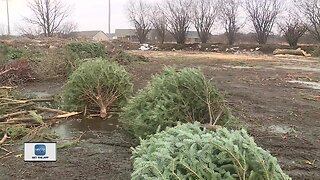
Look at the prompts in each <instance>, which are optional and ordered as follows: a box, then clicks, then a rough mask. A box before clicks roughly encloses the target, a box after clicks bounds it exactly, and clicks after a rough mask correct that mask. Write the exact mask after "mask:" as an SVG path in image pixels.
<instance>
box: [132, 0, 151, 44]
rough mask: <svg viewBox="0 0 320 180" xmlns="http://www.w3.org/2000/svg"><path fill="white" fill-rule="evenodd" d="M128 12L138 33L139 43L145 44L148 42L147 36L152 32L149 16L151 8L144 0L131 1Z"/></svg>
mask: <svg viewBox="0 0 320 180" xmlns="http://www.w3.org/2000/svg"><path fill="white" fill-rule="evenodd" d="M127 10H128V13H129V20H130V21H131V22H132V24H133V25H134V27H135V28H136V33H137V36H138V40H139V42H140V43H145V42H146V40H147V35H148V33H149V31H150V30H151V22H150V15H149V13H150V6H149V5H148V4H146V3H145V2H143V1H142V0H139V1H133V0H131V1H129V4H128V8H127Z"/></svg>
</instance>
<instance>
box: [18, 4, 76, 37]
mask: <svg viewBox="0 0 320 180" xmlns="http://www.w3.org/2000/svg"><path fill="white" fill-rule="evenodd" d="M28 7H29V9H30V10H31V11H32V13H33V17H31V18H28V17H25V18H24V19H25V21H26V22H28V23H30V24H33V25H36V26H38V27H40V28H41V29H42V31H43V34H44V36H45V37H52V36H53V34H54V33H56V32H57V31H58V30H59V28H60V26H61V23H62V22H63V21H64V20H65V19H66V18H67V17H68V16H69V14H70V10H69V8H68V7H67V6H66V5H64V4H62V3H61V1H60V0H33V1H31V2H30V3H29V4H28Z"/></svg>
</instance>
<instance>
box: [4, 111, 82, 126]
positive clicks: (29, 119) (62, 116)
mask: <svg viewBox="0 0 320 180" xmlns="http://www.w3.org/2000/svg"><path fill="white" fill-rule="evenodd" d="M79 114H81V112H70V113H69V112H67V113H66V114H61V115H58V116H54V117H45V118H42V120H44V121H45V120H55V119H63V118H69V117H72V116H76V115H79ZM34 120H35V119H34V118H33V117H21V118H11V119H8V120H7V122H4V124H11V123H10V122H17V121H34ZM13 124H14V123H13Z"/></svg>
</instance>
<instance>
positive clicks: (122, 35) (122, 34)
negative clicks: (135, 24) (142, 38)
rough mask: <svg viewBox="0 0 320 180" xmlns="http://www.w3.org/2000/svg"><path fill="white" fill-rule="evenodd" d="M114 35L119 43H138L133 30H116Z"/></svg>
mask: <svg viewBox="0 0 320 180" xmlns="http://www.w3.org/2000/svg"><path fill="white" fill-rule="evenodd" d="M115 34H116V36H115V37H116V39H118V40H120V41H128V42H139V40H138V36H137V34H136V30H135V29H116V31H115Z"/></svg>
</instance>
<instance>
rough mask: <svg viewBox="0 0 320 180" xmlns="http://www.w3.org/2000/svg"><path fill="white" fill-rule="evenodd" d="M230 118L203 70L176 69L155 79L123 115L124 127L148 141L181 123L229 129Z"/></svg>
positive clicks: (165, 71)
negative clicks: (195, 123) (157, 132)
mask: <svg viewBox="0 0 320 180" xmlns="http://www.w3.org/2000/svg"><path fill="white" fill-rule="evenodd" d="M230 119H231V114H230V112H229V110H228V108H227V107H226V106H225V104H224V102H223V98H222V96H221V95H220V94H219V93H218V91H217V90H216V88H215V87H214V85H213V84H212V83H211V82H210V81H209V80H207V79H205V77H204V75H203V74H202V72H201V71H200V70H197V69H190V68H186V69H182V70H179V71H176V70H175V69H173V68H169V69H165V70H164V72H163V73H161V74H159V75H157V76H155V77H153V78H152V80H151V82H150V83H149V84H148V85H147V87H146V88H145V89H143V90H142V91H140V92H139V94H138V95H137V96H136V97H134V98H132V99H130V100H129V101H128V104H127V105H126V106H125V107H124V108H123V112H122V113H121V114H120V121H121V122H122V123H123V125H124V127H125V128H126V129H127V130H129V131H130V132H131V133H133V134H134V135H135V136H136V137H140V136H141V137H145V136H147V135H149V134H153V133H155V132H156V131H157V129H158V127H159V126H160V129H165V127H167V126H175V125H176V124H177V122H178V121H182V122H194V121H195V120H198V121H200V122H201V123H210V124H211V123H213V122H216V123H217V124H219V125H227V123H228V122H229V121H230Z"/></svg>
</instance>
